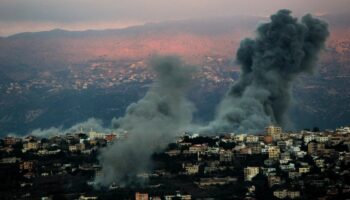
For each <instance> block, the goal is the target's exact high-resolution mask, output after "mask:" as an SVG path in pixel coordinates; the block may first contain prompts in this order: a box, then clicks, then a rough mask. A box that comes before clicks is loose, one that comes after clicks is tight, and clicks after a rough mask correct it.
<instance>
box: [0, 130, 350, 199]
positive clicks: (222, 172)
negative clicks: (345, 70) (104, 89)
mask: <svg viewBox="0 0 350 200" xmlns="http://www.w3.org/2000/svg"><path fill="white" fill-rule="evenodd" d="M115 140H127V134H126V133H118V134H115V133H111V134H105V133H99V132H95V131H92V130H91V131H89V132H85V133H84V132H78V133H74V134H66V135H57V136H52V137H49V138H38V137H34V136H26V137H21V138H20V137H11V136H8V137H5V138H3V139H0V168H1V170H0V173H1V176H2V177H7V176H9V177H7V178H8V180H11V181H10V182H6V181H5V184H7V187H9V188H12V190H8V191H7V193H6V192H3V193H1V191H0V193H1V195H5V197H6V195H8V197H13V196H12V195H16V198H18V199H20V198H27V199H28V198H31V197H32V198H36V197H40V198H43V199H50V198H51V197H52V194H62V193H66V192H67V191H70V192H67V194H66V195H68V196H66V198H68V199H99V198H101V199H105V198H103V197H104V195H107V194H108V193H113V192H118V194H124V193H125V194H126V195H129V196H128V197H127V198H126V197H125V198H121V197H120V198H121V199H136V200H144V199H166V200H168V199H169V200H170V199H184V200H187V199H222V198H232V199H235V198H236V199H266V198H270V199H271V198H275V199H300V198H314V199H339V198H344V197H349V195H350V181H349V180H350V171H349V169H350V168H349V166H350V151H349V150H350V128H349V127H344V128H339V129H336V130H334V131H322V132H311V131H300V132H288V133H286V132H283V130H282V129H281V128H280V127H277V126H269V127H266V129H265V131H264V133H263V134H224V135H221V136H199V135H198V134H184V135H183V136H181V137H179V138H177V139H176V141H175V142H174V143H172V144H169V146H168V148H167V149H165V150H164V152H159V153H156V154H155V156H153V157H154V158H153V159H154V160H155V161H156V162H155V163H158V164H159V163H163V164H159V166H156V167H155V168H154V170H152V171H151V172H150V173H149V174H148V175H147V177H149V182H148V184H146V185H143V186H142V187H134V188H133V189H132V191H133V193H132V195H131V196H130V190H131V189H126V188H123V187H121V186H118V185H115V184H114V185H111V186H110V187H109V188H107V191H102V192H101V191H100V192H99V191H98V190H94V189H93V185H94V182H93V177H95V176H96V175H98V174H99V173H101V166H100V165H99V163H98V160H97V156H98V150H99V149H100V148H101V147H105V146H106V145H108V143H110V142H113V141H115ZM5 180H7V179H6V178H5ZM77 180H80V181H77ZM63 182H64V183H65V184H63V185H62V183H63ZM69 184H71V185H70V186H69V187H68V186H67V187H68V188H66V185H69ZM184 185H186V187H184ZM0 187H2V186H1V184H0ZM124 190H125V191H124ZM13 191H17V192H16V193H13ZM213 191H215V192H213ZM261 191H264V192H261ZM50 195H51V196H50ZM69 195H71V196H69ZM222 195H225V196H222Z"/></svg>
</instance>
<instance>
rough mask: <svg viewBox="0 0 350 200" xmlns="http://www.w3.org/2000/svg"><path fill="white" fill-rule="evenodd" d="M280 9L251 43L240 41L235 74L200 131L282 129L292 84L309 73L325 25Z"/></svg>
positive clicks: (309, 16) (248, 40) (323, 40)
mask: <svg viewBox="0 0 350 200" xmlns="http://www.w3.org/2000/svg"><path fill="white" fill-rule="evenodd" d="M290 14H291V12H290V11H289V10H280V11H278V12H277V13H276V14H274V15H272V16H271V17H270V18H271V21H270V22H268V23H265V24H262V25H261V26H259V27H258V29H257V31H256V34H257V36H256V38H255V39H245V40H243V41H242V42H241V45H240V48H239V49H238V52H237V61H238V62H239V64H241V76H240V79H239V80H238V82H237V83H235V84H234V85H233V86H232V87H231V88H230V90H229V91H228V93H227V95H226V97H225V98H224V99H223V101H222V102H221V104H220V105H219V107H218V112H217V117H216V119H215V120H214V121H213V122H211V123H210V125H209V127H207V128H206V131H208V130H210V131H213V130H214V131H251V132H256V131H261V130H263V128H264V126H266V125H268V124H278V125H283V124H284V122H285V121H286V112H287V110H288V108H289V105H290V102H291V86H292V82H293V80H295V79H296V77H298V75H300V74H301V73H304V72H312V69H313V68H314V66H315V62H316V61H317V56H318V53H319V52H320V50H321V49H322V48H323V47H324V43H325V41H326V39H327V37H328V35H329V32H328V26H327V24H326V23H325V22H323V21H321V20H318V19H315V18H313V17H312V16H311V15H306V16H304V17H303V18H302V19H301V21H300V22H298V20H297V19H296V18H293V17H292V16H291V15H290Z"/></svg>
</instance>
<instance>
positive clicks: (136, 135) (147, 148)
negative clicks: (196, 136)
mask: <svg viewBox="0 0 350 200" xmlns="http://www.w3.org/2000/svg"><path fill="white" fill-rule="evenodd" d="M151 66H152V67H153V69H154V71H155V73H156V75H157V78H156V79H155V81H154V83H153V84H152V86H151V87H150V89H149V91H148V92H147V94H146V95H145V97H144V98H142V99H141V100H139V101H138V102H137V103H133V104H131V105H130V106H129V107H128V108H127V110H126V114H125V116H124V117H121V118H119V119H114V120H112V124H113V126H114V128H117V129H119V130H120V131H127V133H128V135H127V139H126V140H125V141H120V142H119V141H118V142H115V143H113V144H112V145H109V146H108V147H107V148H105V149H104V150H102V152H101V154H100V157H99V161H100V164H101V165H102V172H103V173H102V174H103V175H101V176H97V177H96V181H97V182H98V183H99V184H101V185H108V184H110V183H112V182H114V181H116V182H117V183H118V184H131V183H134V182H135V181H138V179H137V175H138V174H141V173H144V172H147V171H148V170H149V169H151V168H150V167H151V160H150V157H151V154H152V153H153V152H155V151H157V150H161V149H163V148H165V146H166V145H167V144H168V143H169V142H171V141H172V140H173V139H174V138H175V136H177V135H178V134H179V133H180V132H181V130H182V128H185V127H187V126H189V124H190V123H191V120H192V112H193V111H194V106H193V104H192V103H190V102H189V101H188V100H187V99H186V91H187V89H188V87H189V86H190V85H191V84H190V81H191V77H192V76H191V75H192V73H193V72H194V69H193V68H192V67H191V66H185V65H183V64H182V62H181V61H180V60H179V59H178V58H176V57H162V58H155V59H153V60H152V61H151Z"/></svg>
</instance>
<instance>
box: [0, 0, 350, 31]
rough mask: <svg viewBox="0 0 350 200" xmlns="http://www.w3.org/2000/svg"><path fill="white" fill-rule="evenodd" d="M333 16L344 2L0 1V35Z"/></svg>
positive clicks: (345, 8)
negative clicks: (283, 13)
mask: <svg viewBox="0 0 350 200" xmlns="http://www.w3.org/2000/svg"><path fill="white" fill-rule="evenodd" d="M281 8H288V9H290V10H292V11H293V12H294V13H295V14H296V15H301V14H305V13H313V14H317V15H321V14H329V13H331V14H338V13H346V12H348V10H350V2H349V0H307V1H306V0H0V35H1V36H7V35H11V34H15V33H18V32H24V31H43V30H51V29H55V28H61V29H68V30H86V29H107V28H124V27H128V26H133V25H139V24H144V23H147V22H160V21H166V20H177V19H188V18H210V17H222V16H233V15H258V16H267V15H269V14H271V13H274V12H275V11H276V10H278V9H281Z"/></svg>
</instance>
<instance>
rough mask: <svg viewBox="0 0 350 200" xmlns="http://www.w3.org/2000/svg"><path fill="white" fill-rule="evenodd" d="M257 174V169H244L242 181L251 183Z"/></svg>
mask: <svg viewBox="0 0 350 200" xmlns="http://www.w3.org/2000/svg"><path fill="white" fill-rule="evenodd" d="M258 174H259V167H246V168H244V180H245V181H252V179H253V178H254V177H255V176H256V175H258Z"/></svg>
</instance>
